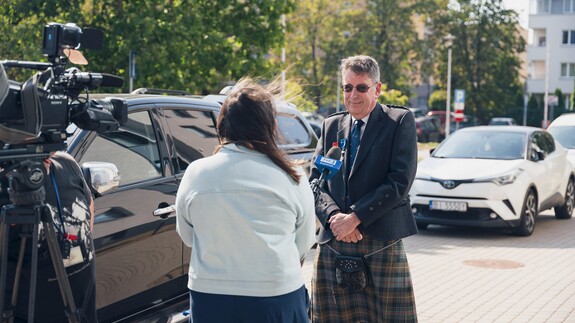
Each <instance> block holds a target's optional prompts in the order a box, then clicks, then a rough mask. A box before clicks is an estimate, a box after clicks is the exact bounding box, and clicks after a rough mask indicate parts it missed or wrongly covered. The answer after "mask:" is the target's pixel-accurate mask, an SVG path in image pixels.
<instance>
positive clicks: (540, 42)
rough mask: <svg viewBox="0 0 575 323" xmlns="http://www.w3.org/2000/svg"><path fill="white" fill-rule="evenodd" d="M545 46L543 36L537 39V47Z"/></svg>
mask: <svg viewBox="0 0 575 323" xmlns="http://www.w3.org/2000/svg"><path fill="white" fill-rule="evenodd" d="M545 44H546V38H545V36H543V37H539V46H540V47H545Z"/></svg>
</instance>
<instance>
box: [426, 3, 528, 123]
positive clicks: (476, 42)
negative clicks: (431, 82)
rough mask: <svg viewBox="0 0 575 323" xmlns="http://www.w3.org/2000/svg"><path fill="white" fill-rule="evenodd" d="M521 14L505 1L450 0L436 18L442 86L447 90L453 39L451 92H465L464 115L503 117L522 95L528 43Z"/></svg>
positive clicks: (435, 34) (434, 35)
mask: <svg viewBox="0 0 575 323" xmlns="http://www.w3.org/2000/svg"><path fill="white" fill-rule="evenodd" d="M517 26H518V17H517V13H516V12H515V11H512V10H506V9H504V8H503V7H502V2H501V0H459V1H451V2H450V5H449V7H447V9H446V10H445V11H444V12H443V13H442V14H441V15H438V16H436V17H434V18H433V21H432V29H433V33H432V35H431V37H432V38H433V39H434V41H433V43H434V44H435V45H436V47H435V48H436V57H437V58H438V63H439V64H438V70H437V76H438V80H439V86H440V88H442V89H445V88H446V76H447V72H446V70H447V55H446V54H445V53H446V52H447V50H446V47H445V41H444V39H443V37H445V36H447V35H452V36H453V37H454V38H453V45H452V53H453V56H452V57H453V58H452V68H451V71H452V72H451V73H452V77H451V80H452V84H451V88H452V89H464V90H466V100H465V113H466V114H475V115H476V116H477V117H478V118H479V120H480V121H481V122H486V121H487V120H489V118H491V117H494V116H501V114H503V113H505V111H506V109H507V107H511V106H513V105H514V104H515V101H516V95H515V93H518V92H521V85H520V83H519V74H518V71H519V68H520V60H519V56H518V54H519V53H521V52H523V51H524V48H525V41H524V39H523V38H522V37H521V36H520V34H519V32H518V29H517Z"/></svg>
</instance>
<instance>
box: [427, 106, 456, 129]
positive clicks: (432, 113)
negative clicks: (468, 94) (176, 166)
mask: <svg viewBox="0 0 575 323" xmlns="http://www.w3.org/2000/svg"><path fill="white" fill-rule="evenodd" d="M426 116H428V117H436V118H439V120H440V121H441V127H443V128H444V129H445V119H446V117H445V116H446V112H445V110H433V111H428V112H427V114H426ZM449 120H450V121H453V120H455V113H453V112H451V113H450V114H449Z"/></svg>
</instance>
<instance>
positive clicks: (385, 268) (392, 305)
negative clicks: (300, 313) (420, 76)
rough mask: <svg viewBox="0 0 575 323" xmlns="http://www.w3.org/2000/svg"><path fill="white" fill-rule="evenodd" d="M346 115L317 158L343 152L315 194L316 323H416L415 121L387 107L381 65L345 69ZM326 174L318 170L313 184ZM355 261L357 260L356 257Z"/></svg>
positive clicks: (356, 60)
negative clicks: (410, 246)
mask: <svg viewBox="0 0 575 323" xmlns="http://www.w3.org/2000/svg"><path fill="white" fill-rule="evenodd" d="M341 75H342V80H343V84H342V90H343V92H344V96H345V106H346V108H347V111H346V112H341V113H336V114H334V115H331V116H330V117H328V118H326V119H325V121H324V123H323V126H322V132H321V137H320V139H319V142H318V145H317V148H316V151H315V155H316V156H318V155H322V156H326V154H327V152H328V150H329V149H331V148H332V147H333V146H338V147H339V148H341V150H342V157H341V161H342V167H341V170H340V171H339V172H337V173H336V174H335V175H333V177H331V178H330V179H329V180H327V181H325V185H324V186H323V187H320V189H319V192H316V215H317V217H318V219H319V220H320V222H321V224H322V226H321V228H320V231H319V233H318V236H317V239H318V249H317V253H316V259H315V271H314V275H313V278H312V320H313V322H329V323H334V322H345V323H348V322H354V323H355V322H370V323H373V322H416V321H417V312H416V309H415V298H414V294H413V286H412V282H411V275H410V272H409V265H408V262H407V257H406V254H405V250H404V248H403V243H402V241H401V239H402V238H404V237H408V236H410V235H413V234H416V233H417V226H416V224H415V219H414V217H413V213H412V211H411V206H410V203H409V197H408V192H409V189H410V187H411V185H412V183H413V180H414V178H415V172H416V167H417V137H416V130H415V120H414V117H413V114H412V113H411V112H410V111H409V110H407V109H406V108H404V107H399V106H391V105H380V104H379V103H377V98H378V96H379V94H380V92H381V82H380V81H379V80H380V72H379V65H378V63H377V62H376V61H375V60H374V59H373V58H371V57H369V56H353V57H348V58H345V59H343V60H342V63H341ZM320 175H321V172H320V171H319V170H318V169H317V168H316V167H315V166H313V167H312V172H311V175H310V180H314V179H317V178H319V177H320ZM350 256H351V257H350Z"/></svg>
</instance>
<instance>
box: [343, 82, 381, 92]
mask: <svg viewBox="0 0 575 323" xmlns="http://www.w3.org/2000/svg"><path fill="white" fill-rule="evenodd" d="M375 84H377V83H375ZM375 84H373V85H375ZM373 85H372V86H373ZM372 86H368V85H366V84H359V85H357V86H356V87H355V89H356V90H357V92H359V93H366V92H367V91H369V89H370V88H371V87H372ZM341 89H342V90H343V91H344V92H348V93H349V92H351V91H353V85H351V84H342V85H341Z"/></svg>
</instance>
